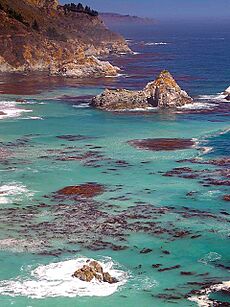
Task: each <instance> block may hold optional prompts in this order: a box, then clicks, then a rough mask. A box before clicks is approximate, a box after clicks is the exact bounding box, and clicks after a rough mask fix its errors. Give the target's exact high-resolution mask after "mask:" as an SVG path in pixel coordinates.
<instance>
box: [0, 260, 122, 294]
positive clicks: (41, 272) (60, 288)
mask: <svg viewBox="0 0 230 307" xmlns="http://www.w3.org/2000/svg"><path fill="white" fill-rule="evenodd" d="M87 259H88V258H83V257H82V258H78V259H75V260H67V261H61V262H55V263H51V264H48V265H40V266H38V267H37V268H36V269H35V270H32V271H31V272H30V276H29V277H20V276H19V277H17V278H15V279H14V280H12V279H11V280H3V281H0V294H1V295H8V296H13V297H14V296H26V297H30V298H36V299H41V298H47V297H76V296H109V295H112V294H113V293H114V292H116V291H117V290H118V288H119V287H120V286H122V285H123V284H125V282H126V281H127V278H128V275H127V273H125V272H124V271H121V270H117V269H114V266H115V263H114V262H113V261H112V260H111V259H110V258H105V259H104V260H103V261H102V262H99V263H100V264H101V265H102V267H103V269H104V271H106V272H109V273H110V274H111V275H112V276H113V277H115V278H117V279H118V282H117V283H114V284H109V283H106V282H100V281H98V280H96V279H93V280H92V281H91V282H86V281H81V280H79V279H77V278H74V277H72V274H73V273H74V272H75V271H76V270H77V269H79V268H81V267H82V266H83V265H84V264H86V260H87Z"/></svg>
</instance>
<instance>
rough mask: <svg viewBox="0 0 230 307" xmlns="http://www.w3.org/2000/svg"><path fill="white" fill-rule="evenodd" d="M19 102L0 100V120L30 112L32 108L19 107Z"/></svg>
mask: <svg viewBox="0 0 230 307" xmlns="http://www.w3.org/2000/svg"><path fill="white" fill-rule="evenodd" d="M21 104H22V103H20V102H16V101H0V120H1V119H5V118H14V117H19V116H20V115H21V114H22V113H25V112H32V110H29V109H24V108H22V107H20V105H21ZM23 104H25V103H23Z"/></svg>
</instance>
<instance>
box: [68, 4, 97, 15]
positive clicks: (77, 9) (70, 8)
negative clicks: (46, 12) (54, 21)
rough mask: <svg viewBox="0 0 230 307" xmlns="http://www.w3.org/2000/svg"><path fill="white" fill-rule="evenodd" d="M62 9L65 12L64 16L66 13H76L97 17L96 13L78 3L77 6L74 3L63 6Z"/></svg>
mask: <svg viewBox="0 0 230 307" xmlns="http://www.w3.org/2000/svg"><path fill="white" fill-rule="evenodd" d="M63 9H64V11H65V14H67V13H68V12H77V13H85V14H88V15H90V16H98V12H97V11H95V10H92V9H91V8H90V7H89V6H87V5H86V6H85V7H84V6H83V5H82V4H81V3H78V4H77V5H76V4H74V3H70V4H65V5H64V6H63Z"/></svg>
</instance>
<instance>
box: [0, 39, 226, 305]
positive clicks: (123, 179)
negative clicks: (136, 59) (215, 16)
mask: <svg viewBox="0 0 230 307" xmlns="http://www.w3.org/2000/svg"><path fill="white" fill-rule="evenodd" d="M206 44H207V42H206ZM162 48H163V47H162ZM162 52H164V51H163V49H162ZM180 52H181V51H180ZM165 61H166V63H167V61H168V60H167V59H166V60H165ZM146 65H147V64H146ZM154 65H155V64H154ZM216 65H217V64H216ZM190 69H191V70H192V68H190ZM190 73H191V75H192V72H191V71H190ZM225 73H226V72H225ZM201 75H202V73H201ZM201 77H202V76H201ZM212 77H213V76H212ZM111 82H114V83H115V82H122V80H120V79H119V80H118V81H111ZM127 82H129V81H127ZM220 83H221V82H219V83H217V84H216V83H215V82H214V81H213V82H212V84H210V83H209V84H208V85H207V87H206V88H205V87H204V88H202V90H201V89H200V88H199V87H197V86H196V82H195V83H194V82H193V81H190V83H187V87H189V88H190V89H191V90H192V89H194V93H195V95H199V94H210V91H209V90H210V88H211V89H212V90H211V93H212V94H214V93H217V92H219V91H220V88H222V87H223V88H224V87H226V85H227V82H226V80H225V83H221V84H222V85H221V86H220ZM185 84H186V82H185ZM24 86H25V87H26V83H25V84H24ZM134 87H135V85H134ZM100 91H101V87H100V85H99V86H94V87H87V86H84V87H82V88H79V87H69V86H62V87H58V88H56V89H54V90H50V91H42V92H41V93H40V94H34V95H32V94H31V95H30V96H28V95H25V96H23V95H20V98H25V99H26V100H27V103H28V102H29V103H28V104H21V105H19V106H17V107H19V108H23V109H27V110H31V112H25V113H21V115H20V117H18V118H13V117H12V118H9V119H2V120H1V122H0V135H1V139H0V141H1V146H0V147H1V148H3V150H4V151H3V152H1V173H0V176H1V179H0V188H2V187H3V188H2V190H0V191H1V193H0V206H1V207H0V209H1V224H0V229H1V232H0V236H1V237H0V239H1V240H5V239H9V238H10V239H15V240H16V241H11V243H8V245H7V244H6V241H0V246H1V251H0V260H1V277H0V279H1V282H0V292H1V293H2V295H1V296H0V306H3V307H5V306H6V307H8V306H19V307H24V306H33V307H37V306H48V307H50V306H60V307H62V306H70V307H72V306H114V307H117V306H120V305H121V304H122V305H123V306H127V307H129V306H130V307H131V306H147V307H150V306H156V307H158V306H172V305H173V304H176V305H177V306H196V304H195V303H192V302H190V301H188V300H187V299H186V298H185V297H184V296H185V295H186V294H188V293H189V292H190V291H192V290H194V289H195V290H197V289H200V287H201V285H199V284H195V283H204V282H209V281H210V282H213V283H219V282H222V281H227V280H229V252H230V250H229V244H228V239H229V215H228V214H229V203H228V202H226V201H224V200H223V196H224V195H226V194H229V186H227V185H209V186H204V185H203V184H202V182H201V180H202V179H201V178H197V179H185V178H179V177H168V176H163V174H164V172H167V171H171V170H172V169H173V168H175V167H190V168H192V169H193V170H203V174H204V175H205V174H206V175H207V174H208V172H209V173H210V174H209V176H210V177H215V178H216V179H218V178H219V173H216V174H214V173H213V172H212V170H215V169H217V168H218V167H217V166H213V165H210V164H207V165H203V164H196V163H195V164H192V163H190V162H186V161H185V162H181V163H179V162H177V161H179V160H184V159H192V158H200V159H201V161H206V160H208V159H217V158H223V157H226V156H229V130H228V129H229V120H228V118H229V117H228V116H229V110H228V111H226V112H223V113H221V112H216V111H213V113H209V114H205V113H200V114H199V113H196V114H175V113H168V112H164V113H159V112H156V113H154V112H153V113H149V114H136V113H124V114H113V113H107V112H102V111H98V110H94V109H92V108H89V107H85V106H84V105H83V106H82V105H80V106H79V105H75V106H74V105H73V103H70V101H69V100H68V99H65V98H64V97H63V95H66V96H65V97H67V96H70V97H71V96H74V97H76V96H83V95H95V94H97V93H99V92H100ZM16 98H18V95H12V94H11V95H1V98H0V100H1V101H15V100H16ZM226 115H227V116H226ZM61 135H81V136H85V137H86V138H85V139H80V140H75V141H68V140H66V139H60V138H57V136H61ZM143 138H192V139H194V140H195V141H196V146H195V148H192V149H186V150H177V151H175V150H174V151H168V152H166V151H158V152H154V151H145V150H140V149H137V148H134V147H131V146H130V145H129V144H128V143H127V141H129V140H133V139H143ZM207 147H212V151H210V152H207V151H205V149H207ZM71 152H73V153H71ZM89 152H90V153H91V154H92V152H94V153H95V152H96V156H94V157H92V158H87V159H82V160H78V161H77V160H74V161H60V160H58V158H63V157H68V156H71V155H82V154H84V153H89ZM99 155H101V157H100V156H99ZM94 158H95V159H96V161H93V162H92V161H91V160H92V159H94ZM121 160H122V161H125V163H126V164H124V165H123V166H121V165H119V163H118V164H116V162H117V161H121ZM89 162H91V163H89ZM87 163H88V164H87ZM207 176H208V175H207ZM86 182H96V183H100V184H102V185H104V186H105V188H106V191H105V192H104V193H103V194H101V195H99V196H97V197H95V198H94V200H93V201H92V202H93V203H96V204H98V206H99V207H98V208H99V211H100V212H105V213H106V214H108V215H109V216H110V218H111V216H112V215H118V214H119V212H122V213H121V215H122V214H124V216H125V214H127V212H128V210H131V209H130V207H131V206H139V211H138V212H139V213H141V212H142V208H145V206H148V214H147V215H148V216H149V217H148V219H147V221H149V222H155V223H158V224H156V225H157V226H156V227H155V228H154V229H155V230H156V229H158V225H159V230H160V229H163V230H167V231H165V232H164V231H163V233H161V234H156V233H151V231H150V229H148V231H145V230H142V231H140V230H139V231H129V230H128V229H127V231H126V229H125V227H123V228H122V229H120V231H121V232H124V233H125V232H126V235H125V241H121V240H119V238H118V237H117V236H115V235H114V236H105V235H103V232H100V231H99V232H98V230H95V233H93V232H89V233H87V232H85V233H84V232H83V233H82V232H81V231H79V234H78V233H74V232H73V234H72V233H71V228H68V229H67V224H68V215H65V209H64V210H61V206H60V204H62V205H63V206H64V205H67V204H68V201H65V200H60V201H58V200H57V199H56V200H53V199H52V195H53V194H52V193H53V192H55V191H57V190H59V189H61V188H63V187H65V186H70V185H77V184H82V183H86ZM189 192H193V194H192V195H188V193H189ZM40 204H47V205H48V207H42V206H40V207H39V205H40ZM109 205H113V206H111V207H109ZM70 206H73V208H76V209H77V208H78V206H80V203H79V202H75V203H71V204H70ZM85 206H87V203H86V204H85ZM141 206H143V207H141ZM184 207H187V209H186V208H184ZM22 208H25V209H24V210H23V209H22ZM80 208H81V209H80V210H83V209H84V203H83V206H82V207H80ZM150 208H154V210H155V211H151V210H150ZM160 208H163V209H162V210H163V211H164V210H166V211H165V212H166V213H165V214H162V213H161V212H160V210H161V209H160ZM11 209H16V210H11ZM10 210H11V211H10ZM125 210H126V211H125ZM144 210H145V209H143V211H144ZM195 210H200V211H195ZM192 212H193V213H194V214H192V215H189V213H192ZM58 214H59V215H58ZM101 218H102V226H103V217H101ZM85 219H86V224H87V223H93V221H92V220H89V219H88V218H87V216H86V217H85ZM95 219H98V217H96V215H95ZM41 222H53V225H57V228H58V229H59V230H60V231H61V230H62V229H63V234H62V235H60V233H55V231H54V230H57V229H55V228H51V231H50V232H49V231H48V230H47V228H46V224H44V226H43V227H44V229H43V232H42V229H41V228H39V229H38V228H36V225H37V224H39V223H41ZM78 222H79V221H77V220H76V224H77V223H78ZM132 222H136V223H137V222H140V225H144V224H145V223H146V219H144V218H141V216H140V218H139V219H138V216H136V217H135V218H132V217H130V216H129V223H132ZM128 225H129V226H130V224H128ZM86 226H87V225H85V226H83V227H86ZM102 226H101V227H102ZM72 227H73V228H72V229H74V225H73V226H72ZM86 228H87V227H86ZM150 228H151V227H150ZM178 231H184V232H185V231H188V232H189V233H188V234H187V235H185V236H184V237H175V236H174V235H175V233H176V232H178ZM99 234H100V235H99ZM194 235H195V236H198V235H199V237H197V238H191V237H192V236H194ZM86 236H89V237H88V239H87V240H88V243H89V245H90V243H92V241H94V240H95V239H98V240H102V241H108V242H112V243H113V244H115V245H118V246H120V245H122V246H126V247H127V248H126V249H124V250H117V251H116V250H112V249H110V248H105V249H100V250H92V249H90V248H89V247H87V244H81V242H80V241H81V238H82V237H83V238H84V237H86ZM22 240H24V241H22ZM41 240H42V241H44V242H45V243H44V244H43V243H42V244H40V243H41V242H40V241H41ZM4 242H5V243H4ZM8 242H9V241H8ZM12 242H13V243H12ZM143 248H149V249H152V252H150V253H147V254H142V253H140V251H141V250H142V249H143ZM58 249H59V250H58ZM164 250H167V251H169V252H170V254H166V253H163V251H164ZM44 252H47V253H49V252H50V254H45V253H44ZM42 253H43V254H42ZM79 257H92V258H94V259H97V260H101V261H103V262H104V263H107V262H108V261H109V260H108V258H106V257H111V260H112V261H113V262H114V264H115V265H114V266H115V268H118V269H119V270H122V271H123V272H125V273H126V274H127V276H126V278H127V281H126V283H125V284H123V285H121V286H120V287H119V288H118V290H117V291H116V292H115V293H113V294H112V295H110V296H104V297H102V296H100V297H97V296H92V297H89V296H85V297H79V296H76V297H72V298H68V297H64V296H63V295H61V294H60V295H59V296H58V297H51V296H52V294H51V291H52V290H55V286H53V287H52V286H51V287H50V284H49V281H48V280H45V284H44V285H43V290H44V289H47V293H46V294H45V295H44V297H43V298H42V299H41V298H40V299H39V298H31V297H29V296H30V295H29V293H31V284H30V285H28V287H27V288H26V287H24V291H25V292H24V295H16V290H17V291H18V292H20V289H19V287H20V286H22V283H23V281H26V280H27V281H30V280H32V281H34V282H35V284H34V286H35V289H34V290H33V291H32V292H33V294H35V295H39V294H41V289H39V288H38V284H37V283H36V277H34V276H31V272H32V271H33V269H35V268H37V267H40V266H41V265H49V264H52V263H58V264H59V265H60V266H61V265H62V264H63V263H65V261H68V260H73V259H76V260H77V259H78V258H79ZM153 264H161V266H160V267H159V268H168V267H172V266H176V265H180V266H181V267H179V268H175V269H172V270H168V271H163V272H159V271H158V268H152V265H153ZM139 265H141V267H139ZM63 270H64V268H63ZM181 271H185V272H193V273H194V274H193V275H191V276H190V275H181ZM55 273H56V274H58V273H57V271H55V270H54V275H55ZM206 273H208V274H207V275H203V276H202V275H199V274H206ZM57 277H58V276H57ZM46 278H47V276H46ZM9 281H18V282H19V284H18V288H17V287H15V286H12V284H10V283H9ZM43 281H44V280H43ZM194 282H195V283H194ZM59 283H60V285H61V287H62V286H63V288H65V287H67V289H68V284H66V283H63V282H62V281H61V280H59ZM7 285H8V288H7ZM16 288H17V289H16ZM3 289H4V292H3ZM69 292H70V293H71V291H69ZM20 293H21V292H20ZM4 294H5V295H4ZM65 294H66V295H68V291H65ZM71 294H72V293H71ZM160 294H163V295H173V296H174V298H173V297H171V298H170V297H168V298H165V297H163V296H162V297H159V295H160ZM175 296H176V297H179V299H178V298H175Z"/></svg>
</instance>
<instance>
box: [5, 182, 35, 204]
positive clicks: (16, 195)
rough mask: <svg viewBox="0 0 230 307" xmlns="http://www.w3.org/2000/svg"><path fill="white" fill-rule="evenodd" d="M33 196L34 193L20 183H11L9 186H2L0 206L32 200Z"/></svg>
mask: <svg viewBox="0 0 230 307" xmlns="http://www.w3.org/2000/svg"><path fill="white" fill-rule="evenodd" d="M33 194H34V193H33V192H32V191H30V190H28V189H27V187H26V186H24V185H22V184H20V183H17V182H11V183H9V184H4V185H2V186H0V204H9V203H13V202H16V201H17V202H18V201H20V200H23V199H25V198H30V197H31V196H33Z"/></svg>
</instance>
